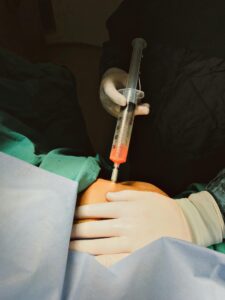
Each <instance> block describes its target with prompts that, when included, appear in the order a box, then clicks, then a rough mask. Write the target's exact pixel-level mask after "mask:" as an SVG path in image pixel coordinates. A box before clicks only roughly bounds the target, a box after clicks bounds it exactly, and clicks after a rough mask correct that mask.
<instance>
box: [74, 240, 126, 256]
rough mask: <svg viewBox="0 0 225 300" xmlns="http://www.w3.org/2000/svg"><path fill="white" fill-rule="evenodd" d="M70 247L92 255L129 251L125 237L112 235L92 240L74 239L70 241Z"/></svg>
mask: <svg viewBox="0 0 225 300" xmlns="http://www.w3.org/2000/svg"><path fill="white" fill-rule="evenodd" d="M70 249H71V250H76V251H80V252H87V253H89V254H93V255H100V254H117V253H129V252H130V249H129V247H128V242H127V239H126V238H124V237H112V238H104V239H93V240H75V241H72V242H70Z"/></svg>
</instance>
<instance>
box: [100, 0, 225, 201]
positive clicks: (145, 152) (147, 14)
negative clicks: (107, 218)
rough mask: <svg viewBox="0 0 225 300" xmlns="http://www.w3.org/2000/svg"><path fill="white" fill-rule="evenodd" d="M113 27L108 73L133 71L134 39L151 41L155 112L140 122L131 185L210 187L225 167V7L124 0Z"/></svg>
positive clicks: (149, 78)
mask: <svg viewBox="0 0 225 300" xmlns="http://www.w3.org/2000/svg"><path fill="white" fill-rule="evenodd" d="M107 27H108V30H109V35H110V40H109V41H108V42H106V43H105V44H104V51H103V55H102V61H101V70H100V71H101V73H104V71H105V70H106V69H108V68H109V67H119V68H123V69H125V70H128V66H129V62H130V55H129V53H131V40H132V39H133V38H134V37H137V36H139V37H144V38H145V39H146V40H147V43H148V48H147V49H146V50H145V52H144V59H143V61H142V70H141V81H142V89H143V90H144V91H145V94H146V99H147V100H148V101H149V102H150V104H151V114H150V116H148V117H136V119H135V125H134V132H133V136H132V140H131V147H130V154H129V162H130V166H129V168H130V179H132V180H144V181H149V182H152V183H154V184H156V185H157V186H159V187H161V188H162V189H164V190H165V191H167V193H169V194H170V195H171V196H173V195H175V194H178V193H181V192H182V191H183V190H184V189H185V188H186V187H187V186H188V185H189V184H191V183H193V182H202V183H208V182H209V181H211V180H212V179H213V178H214V177H215V176H216V175H217V173H218V172H219V171H221V170H222V169H223V168H224V167H225V155H224V153H225V2H224V1H221V0H216V1H214V2H212V1H192V0H191V1H183V0H179V1H178V0H177V1H166V0H164V1H163V0H161V1H160V0H154V1H144V0H141V1H134V0H130V1H123V3H122V4H121V6H120V7H119V9H118V10H117V11H116V12H115V13H114V14H113V15H112V16H111V17H110V19H109V20H108V22H107ZM220 180H223V176H222V177H220Z"/></svg>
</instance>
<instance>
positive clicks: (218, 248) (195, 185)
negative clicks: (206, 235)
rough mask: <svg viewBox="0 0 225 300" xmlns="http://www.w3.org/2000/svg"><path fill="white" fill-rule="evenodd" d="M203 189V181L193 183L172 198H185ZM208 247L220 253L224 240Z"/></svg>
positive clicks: (224, 249) (222, 250)
mask: <svg viewBox="0 0 225 300" xmlns="http://www.w3.org/2000/svg"><path fill="white" fill-rule="evenodd" d="M205 189H206V184H204V183H193V184H191V185H190V186H189V187H188V188H187V189H186V190H185V191H184V192H182V193H181V194H179V195H177V196H176V197H174V198H175V199H180V198H186V197H188V196H190V195H191V194H193V193H198V192H201V191H204V190H205ZM178 201H179V200H178ZM208 248H209V249H212V250H215V251H218V252H221V253H225V241H224V242H222V243H220V244H216V245H212V246H210V247H208Z"/></svg>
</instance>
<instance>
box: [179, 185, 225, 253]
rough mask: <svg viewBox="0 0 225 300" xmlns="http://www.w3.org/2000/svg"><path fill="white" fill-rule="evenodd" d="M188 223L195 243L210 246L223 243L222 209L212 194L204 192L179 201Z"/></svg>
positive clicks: (224, 232) (224, 229)
mask: <svg viewBox="0 0 225 300" xmlns="http://www.w3.org/2000/svg"><path fill="white" fill-rule="evenodd" d="M177 203H178V205H179V206H180V207H181V208H182V210H183V213H184V216H185V218H186V220H187V222H188V225H189V228H190V231H191V234H192V241H193V243H195V244H197V245H200V246H206V247H207V246H210V245H213V244H218V243H220V242H222V240H223V238H224V236H225V228H224V221H223V217H222V214H221V212H220V209H219V207H218V205H217V203H216V201H215V200H214V198H213V197H212V196H211V194H210V193H208V192H206V191H203V192H199V193H195V194H191V195H190V196H189V197H188V198H183V199H180V200H178V201H177Z"/></svg>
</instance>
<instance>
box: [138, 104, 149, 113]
mask: <svg viewBox="0 0 225 300" xmlns="http://www.w3.org/2000/svg"><path fill="white" fill-rule="evenodd" d="M149 112H150V105H149V103H144V104H140V105H138V106H137V108H136V110H135V116H140V115H148V114H149Z"/></svg>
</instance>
